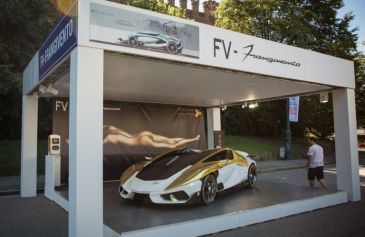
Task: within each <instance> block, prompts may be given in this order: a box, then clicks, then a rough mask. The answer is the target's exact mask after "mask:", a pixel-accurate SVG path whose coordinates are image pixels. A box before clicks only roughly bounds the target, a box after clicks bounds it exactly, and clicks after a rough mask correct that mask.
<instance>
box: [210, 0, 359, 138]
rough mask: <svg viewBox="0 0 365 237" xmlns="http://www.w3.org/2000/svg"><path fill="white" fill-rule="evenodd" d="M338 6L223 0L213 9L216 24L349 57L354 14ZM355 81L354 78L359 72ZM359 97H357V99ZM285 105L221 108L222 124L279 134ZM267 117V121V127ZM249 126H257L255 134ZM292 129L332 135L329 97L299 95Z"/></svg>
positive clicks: (322, 1) (316, 1)
mask: <svg viewBox="0 0 365 237" xmlns="http://www.w3.org/2000/svg"><path fill="white" fill-rule="evenodd" d="M341 7H343V1H342V0H333V1H327V0H288V1H283V0H223V1H221V3H220V5H219V7H218V9H217V12H216V17H217V19H216V25H217V26H219V27H222V28H225V29H230V30H233V31H238V32H241V33H245V34H249V35H253V36H257V37H260V38H264V39H268V40H272V41H276V42H280V43H284V44H288V45H293V46H297V47H301V48H305V49H309V50H314V51H317V52H321V53H325V54H329V55H333V56H336V57H341V58H345V59H349V60H354V59H355V55H356V41H357V35H356V30H357V29H356V28H355V29H350V22H351V21H352V20H353V18H354V16H353V15H352V13H348V14H346V15H345V16H344V17H343V18H339V17H338V14H337V11H338V10H339V9H340V8H341ZM357 81H359V77H358V76H357ZM360 97H361V96H360ZM360 100H361V99H360V98H359V99H358V100H357V101H358V102H359V101H360ZM285 106H286V105H285V103H283V101H271V102H264V103H261V105H260V107H261V108H260V109H259V110H257V111H249V110H244V111H240V110H237V109H233V108H232V109H230V110H228V111H227V112H225V113H224V116H223V121H225V122H224V124H223V127H224V128H226V129H227V133H231V134H238V135H240V134H246V133H249V134H250V135H273V136H277V135H280V136H283V135H284V129H285V123H284V122H285V119H286V111H285V109H279V108H282V107H284V108H285ZM232 116H233V117H237V118H238V121H240V122H239V124H236V125H235V126H237V127H239V128H237V129H236V128H231V127H230V125H229V122H228V120H229V119H228V118H229V117H232ZM243 117H244V118H243ZM283 120H284V121H283ZM270 122H271V125H270V126H268V123H270ZM228 127H230V128H229V129H228ZM252 127H257V128H256V130H257V131H256V132H254V134H252V129H253V128H252ZM261 128H266V129H267V130H266V134H262V131H261V130H262V129H261ZM232 129H233V130H234V131H232ZM292 129H293V134H294V135H295V136H303V135H304V134H306V133H308V132H310V133H314V134H317V135H318V136H321V137H325V136H327V135H329V134H331V133H332V132H333V111H332V102H331V101H330V103H327V104H320V103H319V98H318V95H314V96H306V97H301V101H300V112H299V123H293V124H292ZM249 131H251V132H249ZM260 131H261V132H260ZM278 131H280V132H279V133H278Z"/></svg>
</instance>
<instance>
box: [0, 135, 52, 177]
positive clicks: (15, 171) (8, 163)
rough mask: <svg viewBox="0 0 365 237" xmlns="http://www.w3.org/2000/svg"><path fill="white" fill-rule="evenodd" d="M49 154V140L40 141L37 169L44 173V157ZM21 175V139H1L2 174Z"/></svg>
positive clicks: (0, 174) (0, 169)
mask: <svg viewBox="0 0 365 237" xmlns="http://www.w3.org/2000/svg"><path fill="white" fill-rule="evenodd" d="M46 154H47V140H40V141H38V162H37V170H38V174H39V175H44V157H45V155H46ZM13 175H20V141H16V140H15V141H10V140H2V141H0V176H13Z"/></svg>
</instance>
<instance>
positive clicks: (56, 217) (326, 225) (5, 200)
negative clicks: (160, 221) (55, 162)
mask: <svg viewBox="0 0 365 237" xmlns="http://www.w3.org/2000/svg"><path fill="white" fill-rule="evenodd" d="M364 155H365V154H364ZM360 164H361V168H362V173H365V171H364V170H365V157H364V158H362V159H360ZM328 172H329V173H331V172H334V169H329V170H328ZM286 173H292V174H296V173H297V174H298V175H302V173H303V170H302V169H296V170H290V171H282V172H273V173H266V174H261V176H269V175H272V176H273V177H276V179H278V180H279V181H280V182H283V183H285V182H292V181H293V180H292V178H291V177H289V176H286V175H285V174H286ZM361 185H362V187H361V192H362V201H359V202H354V203H347V204H343V205H338V206H335V207H331V208H325V209H321V210H316V211H312V212H307V213H304V214H299V215H295V216H291V217H286V218H282V219H278V220H274V221H269V222H265V223H261V224H256V225H252V226H247V227H243V228H238V229H234V230H231V231H226V232H221V233H216V234H213V235H211V236H219V237H221V236H222V237H225V236H243V235H247V236H365V177H362V178H361ZM282 195H285V194H282ZM0 213H1V214H0V236H1V237H2V236H6V237H12V236H17V237H18V236H22V237H27V236H39V237H43V236H44V237H46V236H67V228H68V224H67V213H66V212H65V211H64V210H63V209H61V208H60V207H58V206H57V205H56V204H54V203H53V202H51V201H49V200H47V199H46V198H44V197H43V195H38V196H37V197H36V198H25V199H22V198H20V197H19V196H17V195H13V196H0Z"/></svg>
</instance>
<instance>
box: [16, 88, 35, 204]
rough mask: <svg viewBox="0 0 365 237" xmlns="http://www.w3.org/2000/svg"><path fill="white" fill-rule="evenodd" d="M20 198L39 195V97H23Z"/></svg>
mask: <svg viewBox="0 0 365 237" xmlns="http://www.w3.org/2000/svg"><path fill="white" fill-rule="evenodd" d="M22 106H23V108H22V140H21V168H20V196H22V197H34V196H36V195H37V129H38V96H35V95H34V96H28V95H24V96H23V105H22Z"/></svg>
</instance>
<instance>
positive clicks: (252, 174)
mask: <svg viewBox="0 0 365 237" xmlns="http://www.w3.org/2000/svg"><path fill="white" fill-rule="evenodd" d="M256 180H257V174H256V165H251V166H250V168H249V169H248V174H247V184H248V186H249V187H250V188H253V187H254V186H255V184H256Z"/></svg>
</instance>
